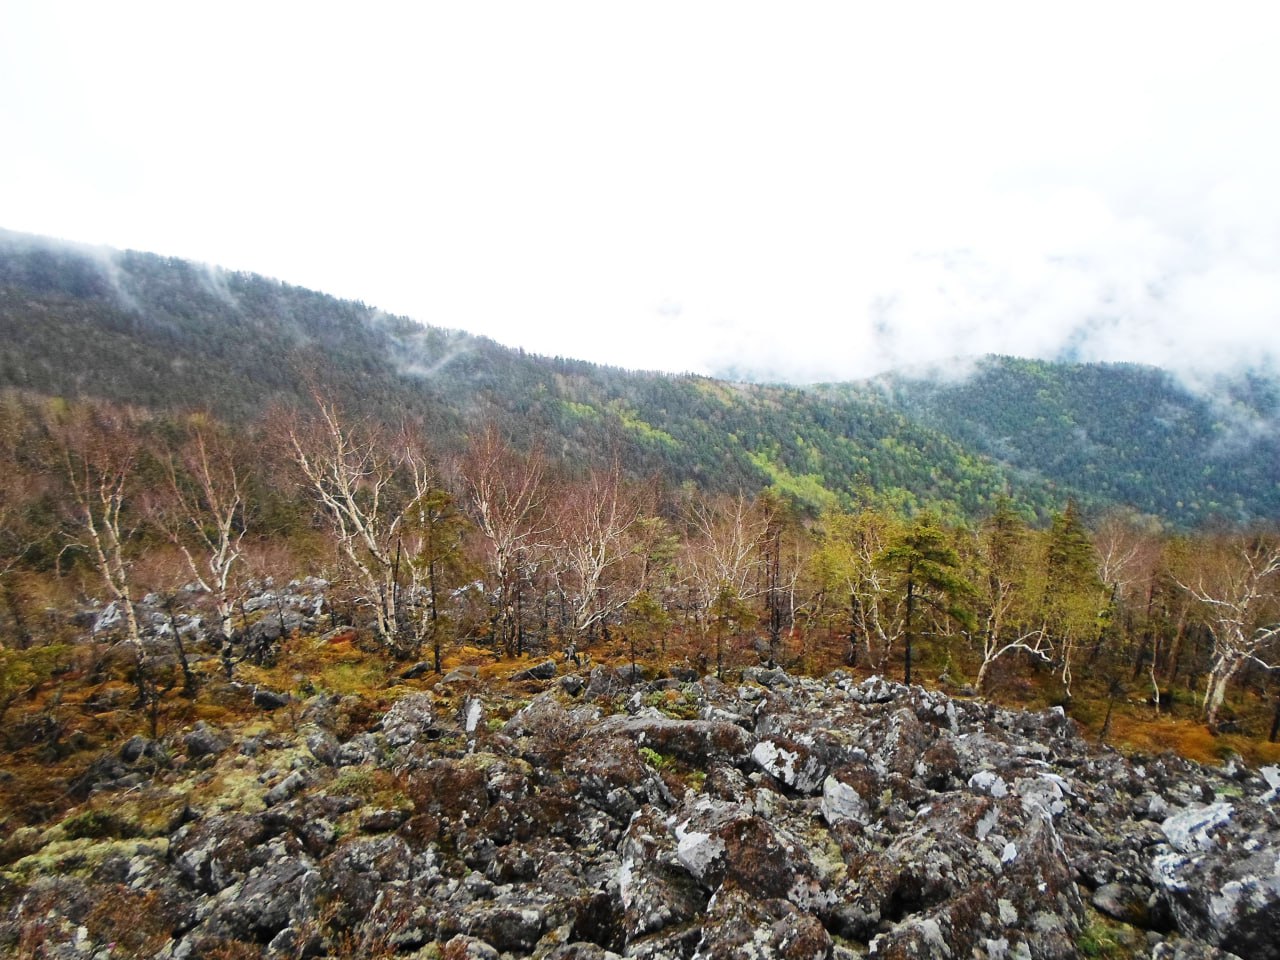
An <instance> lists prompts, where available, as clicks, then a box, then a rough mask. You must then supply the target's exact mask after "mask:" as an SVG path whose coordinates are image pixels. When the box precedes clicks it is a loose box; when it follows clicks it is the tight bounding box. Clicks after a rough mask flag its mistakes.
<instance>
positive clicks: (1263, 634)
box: [1179, 535, 1280, 727]
mask: <svg viewBox="0 0 1280 960" xmlns="http://www.w3.org/2000/svg"><path fill="white" fill-rule="evenodd" d="M1179 586H1181V587H1182V589H1183V590H1185V591H1187V593H1189V594H1190V595H1191V596H1193V597H1194V598H1195V599H1196V600H1197V601H1199V603H1200V604H1201V606H1202V608H1203V612H1204V615H1205V620H1206V623H1207V624H1208V626H1209V629H1210V631H1211V632H1212V634H1213V651H1212V653H1211V655H1210V656H1211V666H1210V668H1209V676H1208V679H1207V680H1206V682H1205V692H1204V721H1205V723H1206V724H1208V725H1209V726H1210V727H1216V726H1217V725H1218V717H1219V714H1220V713H1221V710H1222V705H1223V701H1224V700H1225V698H1226V693H1227V686H1228V684H1230V683H1231V681H1232V679H1233V678H1234V677H1235V676H1236V674H1237V673H1239V672H1240V669H1241V668H1242V667H1243V666H1244V665H1245V664H1247V663H1249V662H1250V661H1253V662H1256V663H1258V664H1260V665H1262V666H1263V667H1265V668H1266V669H1268V670H1274V669H1276V667H1277V665H1276V664H1273V663H1270V662H1268V660H1267V659H1265V657H1266V655H1268V654H1270V653H1271V652H1272V649H1273V646H1274V644H1275V641H1276V639H1277V637H1280V597H1278V595H1277V589H1278V588H1280V541H1277V539H1276V538H1275V537H1274V536H1264V535H1240V536H1236V537H1232V538H1229V539H1227V540H1226V541H1224V542H1222V543H1220V544H1219V545H1218V546H1217V548H1216V549H1214V550H1211V551H1206V552H1205V553H1204V554H1203V555H1202V557H1201V562H1200V569H1199V571H1198V572H1197V573H1196V575H1195V578H1194V580H1191V581H1188V582H1185V583H1184V582H1181V581H1179Z"/></svg>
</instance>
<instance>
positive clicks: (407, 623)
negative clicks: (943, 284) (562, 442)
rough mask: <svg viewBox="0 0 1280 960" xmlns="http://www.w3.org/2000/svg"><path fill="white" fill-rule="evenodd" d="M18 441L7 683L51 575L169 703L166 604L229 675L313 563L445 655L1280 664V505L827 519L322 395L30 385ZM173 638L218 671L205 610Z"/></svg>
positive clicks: (1, 598) (1153, 672) (979, 684)
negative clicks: (195, 607) (160, 658)
mask: <svg viewBox="0 0 1280 960" xmlns="http://www.w3.org/2000/svg"><path fill="white" fill-rule="evenodd" d="M0 459H2V460H3V462H5V463H6V464H8V465H9V466H8V467H7V468H6V476H5V479H4V482H3V484H0V607H2V608H3V614H2V616H3V619H2V621H0V622H2V623H3V629H4V638H3V647H4V649H3V650H0V656H3V657H4V665H5V666H4V673H5V675H6V677H7V678H8V680H7V681H6V683H7V686H6V687H5V689H6V690H9V691H13V690H16V689H19V688H21V687H22V686H23V684H24V683H27V682H28V681H30V682H35V681H36V680H38V679H39V677H40V676H41V675H42V673H41V670H42V669H46V671H47V669H52V668H53V665H52V661H51V660H50V659H49V657H48V655H47V650H48V647H49V643H50V642H51V639H52V638H51V635H50V632H49V631H48V630H46V629H45V628H44V626H43V621H41V617H42V616H44V612H43V611H44V609H45V606H47V602H48V598H49V597H51V596H55V595H57V596H59V597H61V598H62V599H63V600H64V601H66V599H67V597H68V596H69V595H70V594H74V593H76V592H79V593H81V594H83V596H84V597H97V598H101V599H103V600H105V601H108V602H110V603H112V604H114V605H115V607H116V609H117V610H118V612H119V615H120V616H119V621H118V624H117V626H115V627H114V628H113V629H114V631H115V634H116V637H115V641H116V643H118V645H119V647H120V649H122V650H126V651H128V652H129V654H130V657H131V658H132V661H133V665H134V669H133V671H132V675H133V677H134V679H135V680H136V682H137V685H138V699H139V702H140V703H146V702H154V700H155V698H156V691H155V686H154V672H155V671H154V669H153V668H152V664H151V660H152V658H154V657H155V655H156V640H155V638H154V637H149V636H148V635H147V632H146V629H145V628H144V625H143V624H142V623H141V622H140V620H139V618H138V616H137V613H136V608H137V606H138V604H139V602H140V598H141V597H143V596H144V595H148V594H150V595H152V596H153V597H155V596H159V597H161V598H165V597H169V598H172V597H174V596H176V595H177V593H178V592H179V591H180V590H183V589H186V590H187V592H188V593H190V592H192V590H194V592H195V593H197V594H198V595H199V596H200V597H201V598H202V599H201V603H202V604H203V605H204V606H205V607H206V608H207V616H206V617H205V621H204V622H205V627H204V629H203V634H202V636H201V637H200V638H199V640H200V642H202V643H205V644H209V645H216V646H217V648H218V649H220V650H221V651H222V655H223V661H224V662H225V663H226V664H227V670H228V672H229V673H230V671H231V669H232V665H233V664H234V662H235V660H236V658H237V657H242V656H244V646H243V645H244V643H245V618H244V615H243V607H242V602H243V599H244V597H245V595H246V592H247V591H248V590H250V589H251V585H252V583H253V582H254V581H257V580H261V578H263V577H265V576H273V577H276V578H278V579H288V578H289V577H292V576H296V575H299V574H304V573H305V574H314V575H318V576H321V577H323V578H324V579H326V580H328V581H329V582H330V583H331V587H330V595H329V597H328V602H329V606H330V610H331V611H332V614H331V615H332V616H334V618H335V619H337V618H338V616H339V613H338V611H341V616H342V618H343V619H345V620H347V621H349V622H350V623H352V624H353V625H354V626H356V627H357V628H358V629H359V630H361V631H362V632H363V634H364V636H366V637H367V639H368V642H369V643H370V645H371V646H372V647H374V648H376V649H377V650H378V651H380V652H381V653H382V654H384V655H386V656H388V657H391V658H395V659H397V660H403V661H406V662H414V661H422V662H425V663H427V664H428V668H429V669H433V670H435V671H437V672H439V671H443V670H444V669H445V662H446V659H447V658H448V657H449V656H450V655H451V653H452V652H453V651H454V650H455V649H457V648H458V647H460V646H462V645H467V646H470V647H479V648H487V649H488V650H490V651H492V653H493V655H494V656H496V657H502V658H511V657H521V656H524V655H527V654H533V655H545V654H549V653H550V654H561V653H562V654H563V655H565V656H568V657H573V658H579V657H580V656H581V655H582V654H584V653H589V652H591V651H593V650H597V649H598V648H599V649H603V648H606V647H607V649H608V650H610V651H613V652H614V653H615V654H620V655H622V656H626V657H629V658H631V659H632V660H633V661H644V662H647V663H650V664H653V665H660V666H663V667H670V666H673V665H683V666H684V667H686V668H687V669H689V670H693V671H697V672H698V673H705V672H712V671H713V672H715V673H717V674H719V675H721V676H724V675H726V674H727V673H731V672H733V671H735V670H738V669H741V668H742V667H744V666H748V665H757V664H761V663H764V664H777V665H781V666H784V667H787V668H788V669H793V670H806V671H813V672H817V671H821V670H825V669H829V668H831V667H834V666H837V665H845V666H849V667H854V668H864V669H868V670H875V671H878V672H884V673H890V672H892V673H897V674H901V676H902V677H903V679H904V680H906V681H907V682H911V681H913V680H918V679H920V678H921V677H922V676H923V677H927V678H928V679H930V680H941V681H942V682H946V683H952V684H954V685H956V686H957V687H960V688H966V687H967V688H969V689H971V690H972V691H973V692H974V693H977V694H991V693H993V692H997V693H998V692H999V691H1000V690H1001V689H1011V690H1016V689H1017V688H1019V687H1020V686H1024V685H1027V684H1034V685H1037V686H1038V687H1039V688H1041V689H1046V690H1050V691H1052V696H1053V697H1054V698H1055V699H1058V700H1060V701H1062V702H1070V701H1071V700H1072V699H1073V698H1074V697H1077V696H1078V695H1079V691H1080V689H1081V688H1087V689H1088V690H1089V691H1090V694H1089V695H1090V696H1093V697H1098V696H1102V697H1104V698H1105V699H1106V700H1107V702H1108V704H1113V703H1114V702H1115V701H1116V700H1117V699H1118V698H1122V697H1123V698H1128V699H1135V698H1137V699H1144V700H1147V701H1149V703H1150V705H1151V708H1152V709H1153V710H1155V711H1160V710H1163V709H1168V708H1169V706H1170V704H1171V702H1172V700H1173V698H1174V694H1176V693H1177V692H1178V691H1182V692H1184V695H1185V696H1186V697H1190V696H1191V695H1192V694H1194V697H1195V709H1196V710H1197V711H1198V713H1199V715H1200V717H1201V718H1202V719H1203V720H1204V722H1205V723H1207V724H1209V725H1210V726H1211V727H1214V728H1216V727H1219V726H1221V725H1224V724H1225V723H1227V722H1229V721H1230V719H1231V715H1232V713H1233V711H1234V710H1235V709H1236V707H1238V706H1239V704H1240V703H1241V702H1242V701H1241V698H1242V697H1245V696H1252V697H1255V698H1256V696H1257V694H1258V693H1259V692H1261V691H1264V690H1266V689H1268V683H1269V681H1270V677H1271V674H1272V672H1273V670H1274V669H1275V664H1274V661H1275V656H1276V652H1275V647H1276V645H1277V640H1278V635H1280V535H1278V534H1277V531H1276V530H1275V529H1274V528H1269V527H1268V528H1262V527H1254V528H1250V529H1247V530H1242V529H1215V530H1206V531H1202V532H1199V533H1196V534H1171V533H1168V532H1166V531H1164V530H1161V529H1160V528H1159V527H1158V526H1156V525H1154V524H1153V523H1151V522H1148V521H1144V520H1143V519H1142V518H1139V517H1136V516H1131V515H1126V514H1123V513H1118V512H1116V513H1110V514H1107V515H1103V516H1099V517H1095V518H1090V519H1088V520H1086V518H1085V517H1083V516H1082V515H1081V513H1080V511H1079V510H1078V509H1077V507H1076V506H1075V505H1074V504H1073V503H1067V504H1064V505H1063V507H1062V508H1061V509H1060V510H1059V511H1058V512H1055V513H1054V514H1053V515H1052V517H1051V519H1050V522H1048V523H1047V524H1039V525H1036V524H1033V523H1032V522H1031V521H1030V520H1029V519H1028V516H1027V515H1026V514H1025V513H1024V512H1023V510H1022V509H1020V508H1019V507H1018V505H1017V504H1016V503H1015V502H1014V501H1012V500H1010V499H1009V498H1007V497H1005V498H998V499H997V500H996V502H995V504H994V505H993V506H992V508H991V509H990V510H989V511H988V512H987V514H986V515H985V516H982V517H979V518H975V519H973V520H971V521H961V520H957V519H955V518H951V517H948V518H944V517H942V516H939V515H937V514H935V513H931V512H929V511H927V510H915V511H912V512H905V511H902V510H900V509H898V508H897V507H895V506H894V505H892V504H887V503H883V502H877V501H876V500H875V499H874V497H871V496H870V495H869V496H868V497H867V498H865V500H863V501H862V502H859V503H857V504H855V505H854V506H852V507H844V506H837V505H835V504H834V503H832V504H828V505H827V506H826V507H825V508H824V509H822V510H819V511H815V510H814V509H813V508H812V506H811V505H809V504H806V503H803V502H799V501H797V500H796V499H794V498H791V497H789V496H788V494H787V491H786V489H785V488H782V487H778V488H774V489H770V490H766V491H764V492H763V493H759V494H748V493H737V494H734V493H725V492H723V491H718V492H708V491H706V490H704V489H700V488H699V487H697V486H695V485H693V484H691V483H683V484H680V485H678V486H674V487H672V486H669V485H667V484H666V483H665V482H664V480H663V478H662V477H661V476H653V477H649V478H637V477H635V476H633V475H629V474H628V473H627V471H626V470H625V469H624V467H623V465H622V464H621V463H620V461H619V459H618V458H614V460H613V462H612V463H611V464H606V465H605V466H600V465H598V464H596V465H587V466H583V467H582V468H581V469H577V470H575V469H574V468H573V466H572V464H568V465H566V464H565V463H564V462H563V461H561V460H559V459H557V458H553V457H551V456H549V455H548V454H547V452H546V451H545V450H542V449H539V448H538V447H536V446H527V445H526V446H517V445H516V444H514V443H513V442H512V440H511V439H510V437H509V436H508V435H507V434H505V433H504V432H503V430H502V429H500V428H499V426H497V425H495V424H493V423H490V424H488V425H486V426H484V427H483V428H482V429H479V430H477V431H475V432H474V433H473V434H472V435H471V436H470V437H469V438H468V440H467V442H466V444H465V446H464V447H463V448H462V449H449V450H442V449H437V448H435V447H433V443H432V434H431V430H430V426H429V425H428V424H426V423H424V422H422V421H421V420H417V419H414V418H412V417H405V418H404V419H403V420H402V421H400V422H398V423H396V424H393V425H391V424H387V423H386V422H384V421H381V420H374V419H369V418H367V417H362V416H358V415H355V414H352V413H349V412H347V411H346V410H344V409H343V407H342V405H341V404H340V403H339V402H338V401H337V400H336V399H335V398H334V397H333V396H330V395H328V394H326V393H325V392H323V391H322V390H320V389H313V390H312V392H311V398H310V402H309V403H307V404H304V405H296V404H295V405H290V406H278V407H275V408H273V409H271V410H270V411H269V412H268V413H267V414H266V415H265V416H264V417H263V418H262V419H261V420H259V421H258V422H257V423H255V424H253V425H251V426H248V427H245V426H237V427H234V428H232V427H229V426H227V425H226V424H225V423H222V422H220V421H218V420H216V419H214V418H213V417H211V416H208V415H205V414H181V415H177V414H173V415H160V414H156V413H153V412H148V411H144V410H141V409H136V408H131V407H128V406H125V405H121V404H108V403H103V402H68V401H64V400H60V399H50V398H45V397H36V396H33V395H24V394H19V393H16V392H9V393H7V394H4V395H3V396H2V397H0ZM59 591H61V593H59ZM238 611H240V612H239V614H238ZM169 639H170V641H171V642H172V643H175V644H178V645H179V650H178V653H179V658H178V659H179V662H180V663H181V664H182V667H183V673H184V676H183V679H182V682H183V684H184V686H190V687H191V688H192V689H193V690H194V687H195V686H196V685H198V683H199V682H200V678H199V677H198V676H196V675H195V674H194V673H192V672H191V670H190V668H189V667H188V666H187V656H186V651H185V650H183V649H181V646H180V645H181V644H182V642H183V640H182V631H179V630H177V629H176V627H175V629H173V630H172V631H170V635H169ZM42 658H43V659H42ZM41 664H44V667H41V666H40V665H41ZM15 677H16V678H18V680H14V678H15ZM1277 704H1280V700H1277ZM1276 717H1277V719H1278V720H1280V706H1278V707H1277V713H1276ZM1276 732H1277V731H1276V724H1273V726H1272V730H1271V733H1272V736H1273V738H1274V736H1275V734H1276Z"/></svg>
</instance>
